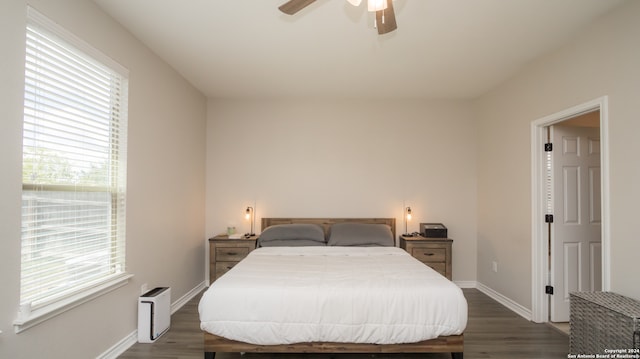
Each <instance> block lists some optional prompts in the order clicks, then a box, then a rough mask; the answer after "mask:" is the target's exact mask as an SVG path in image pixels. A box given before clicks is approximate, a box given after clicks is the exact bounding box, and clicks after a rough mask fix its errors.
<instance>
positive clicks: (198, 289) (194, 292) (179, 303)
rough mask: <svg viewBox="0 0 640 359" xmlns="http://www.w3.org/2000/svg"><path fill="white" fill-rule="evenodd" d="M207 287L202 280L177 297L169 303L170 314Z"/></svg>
mask: <svg viewBox="0 0 640 359" xmlns="http://www.w3.org/2000/svg"><path fill="white" fill-rule="evenodd" d="M206 287H207V285H206V282H202V283H200V284H198V285H197V286H196V287H195V288H193V289H191V290H190V291H188V292H187V294H185V295H183V296H182V297H180V298H178V300H176V301H175V302H173V303H172V304H171V314H173V313H175V312H177V311H178V310H179V309H180V308H182V307H184V305H185V304H187V302H189V301H190V300H191V299H193V298H194V297H195V296H196V295H198V293H200V292H202V291H203V290H204V289H205V288H206Z"/></svg>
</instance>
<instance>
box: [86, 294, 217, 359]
mask: <svg viewBox="0 0 640 359" xmlns="http://www.w3.org/2000/svg"><path fill="white" fill-rule="evenodd" d="M206 287H207V285H206V282H202V283H200V284H198V285H197V286H196V287H195V288H193V289H191V290H190V291H188V292H187V294H185V295H183V296H182V297H180V298H178V300H176V301H175V302H173V303H171V314H173V313H175V312H177V311H178V310H179V309H180V308H182V307H183V306H184V305H185V304H187V302H189V301H190V300H191V299H193V298H194V297H195V296H196V295H198V293H200V292H201V291H202V290H204V288H206ZM137 342H138V330H137V329H136V330H134V331H133V332H131V333H129V335H127V336H126V337H124V338H123V339H122V340H120V341H119V342H117V343H116V344H114V345H113V346H112V347H111V348H109V349H107V351H105V352H104V353H102V354H100V355H98V356H97V357H96V359H117V358H118V357H119V356H120V355H122V353H124V352H126V351H127V349H129V348H131V346H132V345H134V344H136V343H137Z"/></svg>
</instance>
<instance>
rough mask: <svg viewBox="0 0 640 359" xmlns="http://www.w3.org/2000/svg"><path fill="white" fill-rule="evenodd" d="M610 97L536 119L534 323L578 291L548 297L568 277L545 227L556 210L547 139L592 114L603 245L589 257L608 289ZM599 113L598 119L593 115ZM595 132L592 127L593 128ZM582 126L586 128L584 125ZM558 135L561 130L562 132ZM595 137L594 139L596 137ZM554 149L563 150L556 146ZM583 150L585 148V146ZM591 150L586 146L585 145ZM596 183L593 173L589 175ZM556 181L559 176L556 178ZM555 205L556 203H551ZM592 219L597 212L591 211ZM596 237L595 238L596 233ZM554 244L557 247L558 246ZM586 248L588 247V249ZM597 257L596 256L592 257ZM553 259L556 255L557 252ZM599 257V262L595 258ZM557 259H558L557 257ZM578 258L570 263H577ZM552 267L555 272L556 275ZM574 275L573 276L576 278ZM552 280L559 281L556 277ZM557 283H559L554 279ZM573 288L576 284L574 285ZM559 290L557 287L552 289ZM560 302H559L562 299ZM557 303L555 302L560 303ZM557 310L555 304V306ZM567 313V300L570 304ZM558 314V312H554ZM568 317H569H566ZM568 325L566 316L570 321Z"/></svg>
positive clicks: (533, 144)
mask: <svg viewBox="0 0 640 359" xmlns="http://www.w3.org/2000/svg"><path fill="white" fill-rule="evenodd" d="M607 101H608V100H607V97H601V98H598V99H595V100H593V101H590V102H587V103H584V104H581V105H578V106H575V107H572V108H570V109H567V110H564V111H561V112H558V113H555V114H552V115H550V116H547V117H544V118H541V119H538V120H536V121H534V122H533V123H532V125H531V126H532V127H531V130H532V131H531V135H532V138H531V151H532V152H531V153H532V285H533V288H532V296H533V298H532V320H533V321H534V322H538V323H542V322H548V321H550V314H551V312H552V304H551V300H550V299H551V298H553V299H554V300H558V301H559V302H561V301H565V300H566V294H567V293H568V292H569V291H573V290H575V289H578V287H576V286H573V287H571V286H570V287H568V288H567V289H564V288H560V289H561V291H560V292H558V291H556V290H554V294H552V295H550V294H547V293H546V292H547V290H549V287H548V286H551V285H552V284H553V283H552V280H555V279H557V276H558V275H563V276H565V277H566V273H570V272H566V273H562V274H558V271H557V270H556V269H557V266H558V265H557V263H556V265H552V261H551V257H552V255H551V253H552V252H551V251H553V248H552V243H551V241H550V239H551V238H553V230H554V227H551V226H554V225H555V224H551V226H550V225H549V224H548V223H547V221H548V220H549V217H547V216H546V215H547V214H549V211H553V209H551V208H548V204H549V203H550V200H549V198H548V197H547V196H546V194H547V193H549V186H550V184H549V182H548V181H547V179H548V176H549V168H548V167H547V164H548V162H547V161H548V157H547V156H548V152H545V143H547V142H548V139H549V136H550V134H551V133H553V126H556V128H557V129H558V130H559V129H560V128H566V127H568V126H559V124H560V123H563V124H565V125H566V124H571V122H572V121H573V122H575V121H584V119H585V118H586V117H589V115H587V114H591V115H590V116H591V121H596V125H597V126H598V127H599V129H600V135H599V143H600V153H599V160H600V170H599V173H598V175H599V178H596V179H597V181H595V182H594V183H597V184H598V185H597V186H596V187H599V188H598V190H599V198H598V200H599V203H598V204H599V205H600V207H601V209H600V210H599V213H597V215H598V216H597V217H598V225H599V226H598V227H599V228H598V230H599V232H600V236H599V237H600V239H601V244H600V245H598V246H597V251H595V252H593V251H592V252H591V258H585V259H584V260H589V261H591V262H592V263H593V262H595V263H596V264H597V266H599V269H598V270H597V271H599V273H596V274H595V276H591V277H596V278H597V279H598V280H601V284H600V285H598V286H597V288H598V289H601V290H609V285H610V284H609V160H608V158H609V156H608V153H609V151H608V135H607V134H608V114H607ZM594 113H597V114H599V116H598V115H597V116H596V117H595V119H593V114H594ZM591 126H592V127H593V126H594V124H591ZM582 127H584V126H582ZM558 132H559V131H558ZM592 137H593V136H592ZM555 146H562V145H561V144H556V145H555ZM583 146H584V145H583ZM586 146H588V144H587V145H586ZM591 176H592V178H593V176H594V174H593V173H592V174H591ZM554 177H556V176H554ZM551 202H552V200H551ZM591 214H593V212H591ZM596 235H597V233H596ZM554 243H555V242H554ZM587 246H588V245H587ZM566 248H568V249H569V251H568V252H567V253H563V254H562V255H563V256H564V255H569V256H571V255H577V254H576V253H577V252H576V251H575V250H573V249H575V248H577V246H576V245H574V244H569V245H568V246H566ZM593 253H597V254H595V256H596V257H594V254H593ZM555 254H558V253H554V256H555ZM598 255H599V258H597V256H598ZM555 257H557V256H555ZM574 259H575V258H569V260H574ZM552 268H553V269H554V271H555V274H554V272H552ZM574 274H575V273H574ZM554 275H555V276H556V277H554ZM554 278H555V279H554ZM571 285H574V284H571ZM554 289H555V288H554ZM590 289H591V288H590V287H588V286H582V285H581V286H580V288H579V290H590ZM560 299H561V300H560ZM556 304H557V303H556ZM554 305H555V304H554ZM566 305H567V311H568V301H567V303H566ZM554 311H555V309H554ZM554 314H556V315H555V318H554V320H559V318H562V315H564V314H561V316H558V315H557V314H558V313H554ZM567 314H568V313H567ZM566 320H568V317H567V319H566Z"/></svg>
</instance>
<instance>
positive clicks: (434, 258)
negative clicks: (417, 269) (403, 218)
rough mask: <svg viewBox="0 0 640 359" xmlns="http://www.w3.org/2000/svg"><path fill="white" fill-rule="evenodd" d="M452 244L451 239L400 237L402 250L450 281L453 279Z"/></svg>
mask: <svg viewBox="0 0 640 359" xmlns="http://www.w3.org/2000/svg"><path fill="white" fill-rule="evenodd" d="M452 244H453V240H452V239H449V238H425V237H421V236H411V237H409V236H400V248H402V249H404V250H406V251H407V253H409V254H411V256H413V257H414V258H415V259H417V260H419V261H420V262H422V263H424V264H425V265H427V266H429V267H431V268H433V269H434V270H435V271H436V272H438V273H440V274H442V275H443V276H445V277H446V278H447V279H449V280H451V278H452V275H451V274H452V273H451V268H452V254H453V253H451V248H452Z"/></svg>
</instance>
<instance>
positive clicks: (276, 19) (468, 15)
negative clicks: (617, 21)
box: [93, 0, 621, 99]
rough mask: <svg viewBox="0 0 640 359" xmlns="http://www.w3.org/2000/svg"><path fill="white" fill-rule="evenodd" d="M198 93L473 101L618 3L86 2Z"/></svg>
mask: <svg viewBox="0 0 640 359" xmlns="http://www.w3.org/2000/svg"><path fill="white" fill-rule="evenodd" d="M93 1H94V2H95V3H97V4H98V5H99V6H100V7H101V8H102V9H104V11H106V12H107V13H109V14H110V15H111V16H112V17H113V18H115V19H116V20H117V21H118V22H119V23H121V24H122V25H123V26H124V27H126V28H127V29H129V31H131V33H133V34H134V36H136V37H137V38H138V39H140V40H141V41H142V42H144V43H145V44H146V45H147V46H149V47H150V48H151V49H152V50H153V51H154V52H155V53H157V54H158V55H159V56H160V57H162V58H163V59H164V60H165V61H167V62H168V63H169V64H170V65H171V66H173V67H174V68H175V69H176V70H177V71H178V72H179V73H180V74H182V75H183V76H184V77H185V78H186V79H187V80H188V81H189V82H191V83H192V84H193V85H194V86H195V87H197V88H198V89H200V90H201V91H202V92H203V93H204V94H205V95H206V96H207V97H211V98H217V97H223V98H246V97H252V98H263V97H269V98H272V97H332V98H334V97H366V98H456V99H468V98H474V97H477V96H479V95H481V94H483V93H485V92H486V91H488V90H490V89H491V88H492V87H494V86H496V85H497V84H499V83H500V82H502V81H504V80H506V79H507V78H509V77H510V76H512V75H513V74H514V73H516V72H517V71H518V70H519V69H521V68H522V67H523V66H525V65H526V64H527V63H528V62H530V61H532V60H534V59H536V58H537V57H539V56H541V55H543V54H545V53H548V52H550V51H553V50H554V49H557V48H559V47H561V46H562V45H563V44H564V43H566V42H567V41H569V40H570V39H571V38H572V37H574V36H576V35H577V34H578V33H579V32H580V31H581V30H582V29H583V28H584V27H585V26H586V25H587V24H588V23H590V22H591V21H593V20H594V19H595V18H597V17H598V16H600V15H602V14H604V13H605V12H607V11H609V10H610V9H611V8H613V7H615V6H617V5H619V4H620V2H621V0H396V1H395V2H394V4H395V6H394V7H395V12H396V19H397V22H398V30H397V31H394V32H392V33H390V34H387V35H382V36H381V35H378V34H377V32H376V30H375V29H374V28H373V18H374V16H373V14H372V13H368V12H366V6H365V5H364V4H363V5H361V6H360V7H353V6H351V5H350V4H349V3H348V2H347V1H346V0H318V1H316V2H315V3H314V4H312V5H310V6H309V7H307V8H306V9H304V10H302V11H301V12H299V13H298V14H296V15H294V16H289V15H285V14H282V13H281V12H280V11H279V10H278V9H277V7H278V6H279V5H280V4H282V3H284V2H285V1H286V0H93Z"/></svg>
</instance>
